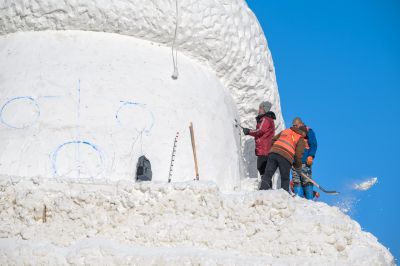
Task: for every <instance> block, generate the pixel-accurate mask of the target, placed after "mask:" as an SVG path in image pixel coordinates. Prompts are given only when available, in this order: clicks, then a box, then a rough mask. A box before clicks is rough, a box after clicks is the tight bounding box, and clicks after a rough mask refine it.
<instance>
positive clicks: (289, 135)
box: [273, 128, 303, 161]
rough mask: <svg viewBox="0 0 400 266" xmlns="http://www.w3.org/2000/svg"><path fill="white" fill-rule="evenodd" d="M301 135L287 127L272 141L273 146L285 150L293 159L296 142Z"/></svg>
mask: <svg viewBox="0 0 400 266" xmlns="http://www.w3.org/2000/svg"><path fill="white" fill-rule="evenodd" d="M302 137H303V136H302V135H300V134H298V133H297V132H295V131H293V130H291V129H290V128H288V129H285V130H283V131H282V132H281V135H280V136H279V138H278V139H277V140H276V141H275V142H274V144H273V146H275V147H276V148H278V149H280V150H282V151H284V152H286V153H287V154H288V155H289V156H290V157H292V161H293V160H294V154H295V152H296V146H297V143H298V142H299V140H300V138H302Z"/></svg>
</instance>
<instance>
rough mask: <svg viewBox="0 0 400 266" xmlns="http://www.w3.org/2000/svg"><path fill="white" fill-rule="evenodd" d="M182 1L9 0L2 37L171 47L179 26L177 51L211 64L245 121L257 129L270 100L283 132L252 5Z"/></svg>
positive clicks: (0, 21)
mask: <svg viewBox="0 0 400 266" xmlns="http://www.w3.org/2000/svg"><path fill="white" fill-rule="evenodd" d="M176 1H177V2H176ZM176 1H174V0H160V1H158V0H157V1H142V0H116V1H100V0H92V1H83V0H81V1H59V0H36V1H26V0H3V1H1V2H0V34H1V35H5V34H9V33H13V32H17V31H44V30H85V31H104V32H109V33H118V34H123V35H129V36H134V37H137V38H141V39H147V40H151V41H154V42H158V43H162V44H165V45H168V46H171V45H172V42H173V39H174V31H175V25H176V21H178V30H177V36H176V37H177V38H176V42H175V44H176V47H177V49H178V50H179V52H183V53H185V54H188V55H190V56H192V57H194V58H197V59H198V60H200V61H202V62H204V63H206V64H208V65H209V66H210V67H211V68H212V69H213V70H214V71H215V72H216V74H217V75H218V77H219V78H220V79H221V80H222V82H223V84H224V85H225V87H226V88H228V89H229V90H230V92H231V94H232V97H233V99H234V100H235V102H236V104H237V107H238V111H239V115H240V117H241V118H242V121H244V122H245V124H248V125H250V123H251V124H253V118H254V115H255V114H256V111H257V108H258V104H259V103H260V102H261V101H263V100H265V99H268V100H270V101H271V102H272V103H273V110H274V111H275V112H276V113H277V128H279V129H282V128H283V127H284V125H283V120H282V116H281V112H280V102H279V95H278V91H277V85H276V79H275V70H274V66H273V62H272V57H271V53H270V51H269V49H268V47H267V41H266V39H265V36H264V34H263V31H262V29H261V27H260V25H259V23H258V21H257V19H256V17H255V16H254V14H253V13H252V12H251V10H250V9H249V8H248V6H247V4H246V2H245V1H243V0H233V1H225V0H207V1H196V0H176ZM176 4H177V5H178V15H177V14H176ZM171 72H172V70H171Z"/></svg>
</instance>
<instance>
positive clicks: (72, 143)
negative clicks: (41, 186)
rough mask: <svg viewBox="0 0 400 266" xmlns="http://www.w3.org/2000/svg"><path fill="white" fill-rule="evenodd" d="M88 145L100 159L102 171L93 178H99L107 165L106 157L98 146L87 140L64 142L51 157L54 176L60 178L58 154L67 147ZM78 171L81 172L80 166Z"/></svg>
mask: <svg viewBox="0 0 400 266" xmlns="http://www.w3.org/2000/svg"><path fill="white" fill-rule="evenodd" d="M81 144H83V145H87V146H89V147H91V148H92V149H93V150H94V151H95V152H96V153H97V155H98V156H99V158H100V164H101V170H100V171H99V172H98V173H97V175H95V176H93V177H92V178H95V177H97V176H99V175H100V174H102V173H103V172H104V170H105V167H104V165H105V163H104V155H103V153H102V151H101V150H100V148H99V147H98V146H96V145H94V144H93V143H90V142H89V141H85V140H74V141H68V142H64V143H63V144H61V145H59V146H58V147H57V148H56V149H55V151H54V152H53V153H52V154H51V155H50V160H51V166H52V169H53V176H55V177H57V176H59V174H58V172H57V165H56V164H57V157H58V152H59V151H60V150H61V149H62V148H63V147H65V146H67V145H78V146H79V145H81ZM77 168H78V169H77V170H78V171H80V169H79V168H80V166H77Z"/></svg>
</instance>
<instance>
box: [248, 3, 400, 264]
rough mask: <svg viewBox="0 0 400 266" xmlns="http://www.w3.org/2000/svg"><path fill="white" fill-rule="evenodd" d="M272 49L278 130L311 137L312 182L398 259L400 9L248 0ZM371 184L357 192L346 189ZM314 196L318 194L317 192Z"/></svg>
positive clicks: (394, 6)
mask: <svg viewBox="0 0 400 266" xmlns="http://www.w3.org/2000/svg"><path fill="white" fill-rule="evenodd" d="M247 3H248V5H249V7H250V8H251V9H252V10H253V12H254V13H255V14H256V16H257V18H258V20H259V22H260V24H261V26H262V28H263V30H264V33H265V35H266V37H267V41H268V46H269V48H270V50H271V51H272V57H273V60H274V64H275V69H276V75H277V80H278V87H279V93H280V97H281V107H282V112H283V115H284V118H285V122H286V125H287V126H288V125H291V121H292V119H293V118H294V117H295V116H300V117H302V118H303V120H304V121H305V122H306V123H307V124H308V125H309V126H311V127H312V128H313V129H314V131H315V132H316V134H317V139H318V144H319V147H318V152H317V156H316V160H315V165H314V168H313V171H314V174H313V176H314V179H315V180H316V181H317V182H319V183H320V185H322V186H323V187H324V188H326V189H334V190H338V191H341V192H342V193H341V195H340V196H329V195H322V196H321V198H320V200H321V201H324V202H326V203H328V204H330V205H338V204H344V203H346V202H347V203H350V204H351V207H352V208H351V211H350V212H349V213H348V214H349V215H350V216H351V217H352V218H354V219H355V220H356V221H357V222H359V223H360V225H361V227H362V228H363V230H365V231H368V232H371V233H372V234H374V235H375V236H376V237H377V238H378V240H379V242H381V243H382V244H384V245H385V246H386V247H388V248H389V249H390V251H391V252H392V254H393V255H394V256H395V258H396V259H399V258H400V240H399V237H400V229H399V228H400V206H399V205H400V197H399V195H400V168H398V166H400V156H399V154H400V153H399V151H400V134H399V133H400V132H399V130H400V108H399V105H398V103H397V102H398V101H399V100H400V15H399V14H400V2H399V1H397V0H364V1H359V0H354V1H345V0H337V1H320V0H315V1H288V0H280V1H276V0H275V1H272V0H247ZM370 177H378V184H377V185H375V186H373V187H372V188H371V189H370V190H368V191H365V192H359V191H354V190H352V189H351V185H352V184H353V183H355V182H360V181H363V180H365V179H368V178H370ZM321 194H322V193H321Z"/></svg>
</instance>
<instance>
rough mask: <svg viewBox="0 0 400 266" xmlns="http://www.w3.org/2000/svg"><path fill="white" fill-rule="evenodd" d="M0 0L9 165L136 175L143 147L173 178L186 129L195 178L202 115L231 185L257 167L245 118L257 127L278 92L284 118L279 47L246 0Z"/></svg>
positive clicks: (181, 176)
mask: <svg viewBox="0 0 400 266" xmlns="http://www.w3.org/2000/svg"><path fill="white" fill-rule="evenodd" d="M0 5H1V6H0V34H1V35H2V36H1V37H0V58H1V60H0V70H1V71H0V72H1V74H0V75H1V79H0V90H1V92H2V93H1V99H0V101H1V102H0V104H1V114H0V115H1V120H0V121H1V125H0V135H1V140H0V148H1V165H0V173H1V174H3V175H8V176H28V177H32V176H46V177H55V178H68V179H71V178H72V179H76V178H78V179H121V178H132V177H133V176H134V172H135V167H136V160H137V158H138V157H139V156H140V155H142V154H144V155H146V156H147V157H149V159H150V160H151V162H152V167H153V173H154V177H153V179H154V180H156V181H166V180H167V178H168V171H169V166H170V157H171V152H172V144H173V140H174V137H175V134H176V132H178V131H179V132H180V137H179V139H178V147H177V153H176V158H175V164H174V168H173V177H172V179H173V180H175V181H182V180H188V179H191V178H192V177H194V165H193V164H194V163H193V158H192V151H191V144H190V139H189V138H190V137H189V132H188V125H189V122H193V124H194V128H195V139H196V145H197V149H198V151H197V152H198V160H199V171H200V176H201V178H202V179H204V180H212V181H215V182H216V183H217V184H218V185H219V186H220V187H221V188H222V189H227V190H231V189H234V188H235V187H238V184H239V182H238V181H239V178H240V176H243V172H245V171H246V169H250V168H254V169H255V167H254V166H251V167H250V166H249V165H250V164H251V163H254V159H255V157H254V154H253V153H254V149H253V147H252V142H246V145H243V144H242V142H241V140H240V135H239V134H240V131H239V129H238V128H235V127H234V122H233V121H234V119H239V120H241V121H242V123H243V124H244V125H249V126H250V125H251V126H254V121H253V120H254V116H255V115H256V111H257V107H258V104H259V103H260V102H261V101H264V100H269V101H271V102H272V103H273V108H272V109H273V111H275V112H276V113H277V116H278V119H277V121H276V126H277V129H278V130H279V129H281V128H282V127H283V123H282V117H281V113H280V106H279V96H278V92H277V86H276V81H275V73H274V67H273V63H272V59H271V54H270V52H269V50H268V48H267V43H266V39H265V37H264V34H263V32H262V30H261V28H260V26H259V24H258V22H257V19H256V18H255V16H254V15H253V13H252V12H251V11H250V10H249V9H248V7H247V5H246V3H245V2H244V1H230V2H229V3H226V2H224V1H211V0H210V1H201V2H198V1H172V0H166V1H150V2H149V1H133V0H131V1H128V0H120V1H113V2H108V1H106V2H105V1H90V2H88V1H70V2H64V1H55V0H54V1H51V0H46V1H45V0H43V1H23V0H20V1H3V2H2V3H1V4H0ZM175 29H176V35H175ZM32 31H34V32H32ZM139 39H143V40H139ZM173 43H174V47H175V48H176V49H177V51H178V69H179V78H178V79H177V80H172V79H171V74H172V70H173V67H172V56H171V50H170V48H171V46H172V45H173ZM175 59H176V58H175ZM242 149H244V151H245V154H244V157H245V160H246V164H245V167H242V157H243V156H242V154H241V150H242ZM243 170H244V171H243ZM253 174H254V172H253Z"/></svg>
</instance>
